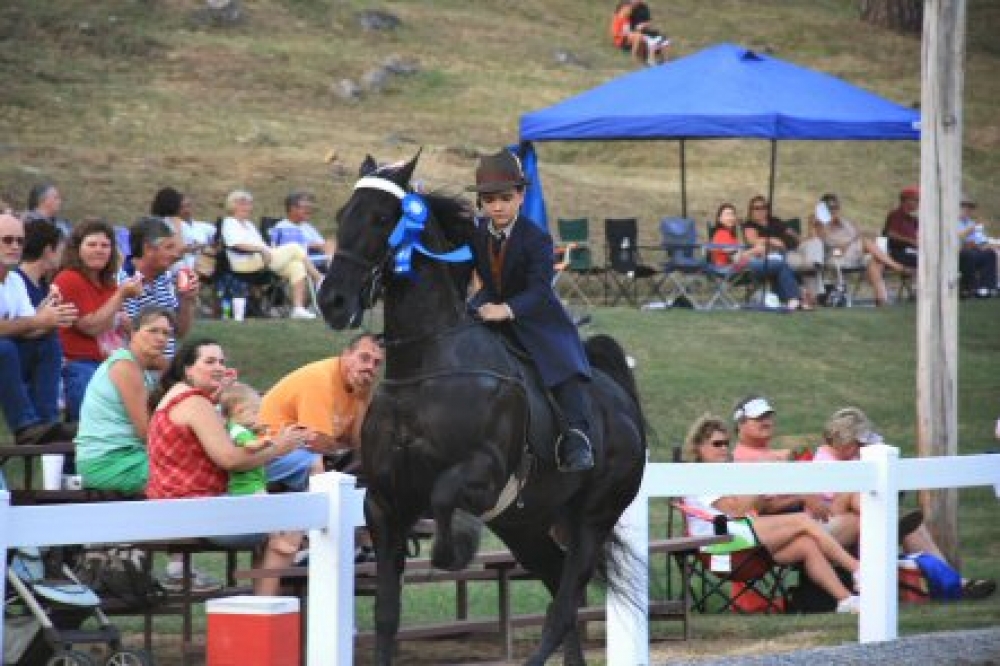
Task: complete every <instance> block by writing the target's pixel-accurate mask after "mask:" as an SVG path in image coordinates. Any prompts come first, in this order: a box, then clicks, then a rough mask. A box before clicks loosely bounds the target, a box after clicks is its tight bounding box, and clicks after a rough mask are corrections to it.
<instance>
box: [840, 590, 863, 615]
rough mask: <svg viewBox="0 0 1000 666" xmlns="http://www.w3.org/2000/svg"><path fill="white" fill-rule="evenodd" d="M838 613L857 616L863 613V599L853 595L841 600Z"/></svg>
mask: <svg viewBox="0 0 1000 666" xmlns="http://www.w3.org/2000/svg"><path fill="white" fill-rule="evenodd" d="M837 612H838V613H853V614H855V615H857V614H858V613H860V612H861V597H859V596H858V595H856V594H852V595H851V596H849V597H847V598H846V599H841V600H840V601H839V602H838V603H837Z"/></svg>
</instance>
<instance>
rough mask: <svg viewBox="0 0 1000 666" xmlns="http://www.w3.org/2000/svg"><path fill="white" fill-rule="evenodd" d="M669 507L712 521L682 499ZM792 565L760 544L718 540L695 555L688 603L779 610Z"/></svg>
mask: <svg viewBox="0 0 1000 666" xmlns="http://www.w3.org/2000/svg"><path fill="white" fill-rule="evenodd" d="M671 508H672V509H673V510H677V511H679V512H680V513H681V515H682V516H683V517H684V524H685V533H687V530H688V527H689V525H690V520H691V519H692V518H693V519H700V520H707V521H709V522H714V518H715V516H713V515H710V514H706V513H705V512H703V511H702V510H701V509H698V508H697V507H693V506H690V505H688V504H685V503H684V502H682V501H679V502H672V503H671ZM792 571H794V568H793V567H790V566H787V565H783V564H778V563H777V562H775V561H774V559H773V558H772V557H771V554H770V553H769V552H768V551H767V549H766V548H764V547H763V546H756V547H751V548H738V546H735V545H734V544H721V545H719V546H709V547H707V548H703V549H702V551H701V552H700V553H699V554H698V557H697V558H695V561H694V564H693V572H692V578H691V589H690V591H691V600H692V607H693V608H695V609H696V610H698V611H700V612H702V613H704V612H707V611H709V610H716V609H717V610H720V611H731V612H734V613H782V612H784V611H785V609H786V608H787V607H788V589H787V587H788V586H787V583H786V581H787V578H788V576H789V575H790V574H791V572H792Z"/></svg>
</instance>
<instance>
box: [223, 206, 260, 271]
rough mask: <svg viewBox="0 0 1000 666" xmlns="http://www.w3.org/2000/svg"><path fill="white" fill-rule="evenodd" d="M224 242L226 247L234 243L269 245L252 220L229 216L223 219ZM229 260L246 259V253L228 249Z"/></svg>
mask: <svg viewBox="0 0 1000 666" xmlns="http://www.w3.org/2000/svg"><path fill="white" fill-rule="evenodd" d="M222 242H223V243H224V244H225V246H226V247H232V246H234V245H241V244H244V243H245V244H247V245H253V246H256V247H267V243H265V242H264V239H263V238H262V237H261V235H260V230H258V229H257V225H256V224H254V223H253V222H251V221H250V220H237V219H236V218H235V217H227V218H226V219H224V220H223V221H222ZM226 252H227V255H228V257H229V262H230V263H231V264H232V263H236V262H238V261H239V260H240V259H246V257H247V255H246V253H242V252H239V251H236V252H234V251H232V250H227V251H226Z"/></svg>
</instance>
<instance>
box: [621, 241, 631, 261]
mask: <svg viewBox="0 0 1000 666" xmlns="http://www.w3.org/2000/svg"><path fill="white" fill-rule="evenodd" d="M631 245H632V241H630V240H629V237H628V236H626V237H625V238H623V239H622V247H621V252H619V253H618V259H619V260H620V261H621V262H622V263H623V264H628V263H630V260H631V257H630V254H631V253H630V252H629V248H630V247H631Z"/></svg>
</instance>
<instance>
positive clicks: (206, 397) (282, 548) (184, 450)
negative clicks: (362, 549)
mask: <svg viewBox="0 0 1000 666" xmlns="http://www.w3.org/2000/svg"><path fill="white" fill-rule="evenodd" d="M235 377H236V375H235V372H233V371H232V370H229V369H227V368H226V357H225V355H224V354H223V351H222V347H220V346H219V344H218V343H217V342H215V341H214V340H205V339H203V340H193V341H191V342H188V343H186V344H185V345H184V346H183V347H182V348H181V350H180V351H179V352H178V353H177V355H176V356H174V358H173V361H172V362H171V364H170V367H169V368H168V369H167V371H166V372H165V373H164V374H163V377H162V378H161V379H160V387H159V390H158V391H157V392H156V393H155V394H154V396H153V400H154V403H155V405H156V406H155V410H154V411H153V415H152V418H151V419H150V422H149V434H148V438H147V448H148V450H149V483H148V484H147V486H146V497H148V498H149V499H177V498H183V497H214V496H216V495H225V494H226V489H227V484H228V478H229V477H228V473H229V472H231V471H243V470H248V469H254V468H257V467H261V466H263V465H265V464H266V463H267V462H269V461H270V460H273V459H274V458H277V457H278V456H283V455H285V454H287V453H289V452H291V451H293V450H295V449H297V448H299V447H302V446H304V445H306V444H307V440H308V432H307V431H306V430H305V429H304V428H301V427H298V426H288V427H286V428H285V429H283V430H282V431H281V432H280V433H278V434H277V435H275V436H273V437H272V438H271V439H270V446H266V447H264V448H261V449H258V450H255V451H250V450H248V449H245V448H243V447H239V446H236V445H235V444H234V443H233V441H232V439H230V437H229V433H228V432H227V431H226V428H225V424H224V423H223V421H222V417H221V416H220V415H219V412H218V411H217V410H216V401H217V399H218V396H219V393H220V392H221V390H222V387H223V386H224V385H225V384H227V383H231V382H232V381H234V380H235ZM290 537H291V538H290ZM209 541H211V542H212V543H215V544H217V545H221V546H228V547H233V548H247V547H252V546H256V545H263V544H264V543H266V544H267V548H265V549H264V552H263V557H262V561H261V562H260V563H258V565H257V566H260V567H263V568H279V567H287V566H289V565H290V564H291V561H292V558H293V557H294V555H295V551H296V550H297V549H298V543H299V541H300V535H294V536H292V535H288V534H285V535H280V534H275V535H271V536H270V537H269V536H268V535H266V534H248V535H239V536H223V537H211V538H209ZM278 587H279V581H278V579H260V580H258V581H256V582H255V588H254V591H255V592H256V593H257V594H265V595H273V594H277V592H278Z"/></svg>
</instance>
